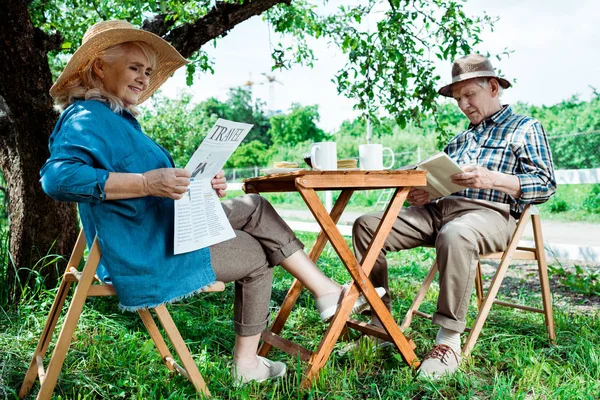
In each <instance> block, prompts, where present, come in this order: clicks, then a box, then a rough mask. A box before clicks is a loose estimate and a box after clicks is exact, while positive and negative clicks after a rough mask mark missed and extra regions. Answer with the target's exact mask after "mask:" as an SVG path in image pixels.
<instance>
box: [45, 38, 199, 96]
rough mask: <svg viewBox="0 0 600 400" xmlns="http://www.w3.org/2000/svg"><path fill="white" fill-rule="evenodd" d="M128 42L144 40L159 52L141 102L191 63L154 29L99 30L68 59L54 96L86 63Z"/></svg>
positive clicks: (53, 86)
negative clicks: (178, 70) (107, 50)
mask: <svg viewBox="0 0 600 400" xmlns="http://www.w3.org/2000/svg"><path fill="white" fill-rule="evenodd" d="M127 42H144V43H147V44H149V45H150V46H152V47H153V48H154V50H155V51H156V66H155V68H154V70H153V71H152V74H151V75H150V81H149V83H148V87H147V88H146V89H145V90H144V91H143V92H142V93H141V94H140V98H139V101H138V104H142V103H143V102H144V101H146V100H147V99H148V98H149V97H150V96H152V94H154V92H156V91H157V90H158V88H160V87H161V86H162V84H163V83H164V82H165V81H166V80H167V79H168V78H169V77H170V76H171V75H172V74H173V73H174V72H175V71H176V70H177V69H179V68H181V67H182V66H184V65H185V64H187V63H188V60H186V59H185V58H184V57H182V56H181V54H179V52H178V51H177V50H176V49H175V48H174V47H173V46H171V45H170V44H169V43H168V42H167V41H165V40H164V39H162V38H161V37H160V36H157V35H155V34H153V33H151V32H148V31H144V30H141V29H131V28H118V29H110V30H108V31H105V32H102V33H99V34H97V35H95V36H93V37H91V38H90V39H89V40H88V41H86V42H85V43H83V44H82V45H81V46H80V47H79V48H78V49H77V50H76V51H75V53H73V56H72V57H71V58H70V59H69V61H68V62H67V65H66V66H65V69H64V70H63V71H62V73H61V74H60V76H59V77H58V79H57V80H56V82H54V85H52V88H50V96H52V97H54V96H55V95H56V93H57V92H58V91H59V90H60V89H61V88H62V87H63V86H64V85H65V84H67V83H68V82H69V81H70V80H71V79H72V78H73V77H74V76H75V75H76V74H78V73H79V72H80V71H81V70H82V69H83V68H84V67H85V65H86V64H87V63H88V62H89V61H90V60H92V59H94V58H96V57H97V55H98V54H99V53H100V52H102V51H103V50H106V49H107V48H109V47H112V46H116V45H118V44H122V43H127Z"/></svg>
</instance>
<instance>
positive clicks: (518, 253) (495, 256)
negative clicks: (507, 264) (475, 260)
mask: <svg viewBox="0 0 600 400" xmlns="http://www.w3.org/2000/svg"><path fill="white" fill-rule="evenodd" d="M503 255H504V252H503V251H501V252H498V253H489V254H484V255H482V256H481V257H480V258H481V259H486V260H501V259H502V256H503ZM511 259H512V260H536V259H537V258H536V255H535V251H529V250H526V251H523V250H515V252H514V253H513V255H512V257H511Z"/></svg>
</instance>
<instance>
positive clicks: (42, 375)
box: [35, 354, 46, 385]
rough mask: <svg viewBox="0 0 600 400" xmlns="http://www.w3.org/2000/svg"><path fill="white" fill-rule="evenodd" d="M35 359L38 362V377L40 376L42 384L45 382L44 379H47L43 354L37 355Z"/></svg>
mask: <svg viewBox="0 0 600 400" xmlns="http://www.w3.org/2000/svg"><path fill="white" fill-rule="evenodd" d="M35 361H36V363H37V374H38V378H40V385H43V384H44V380H45V379H46V371H44V360H43V359H42V356H41V355H39V354H38V355H37V356H35Z"/></svg>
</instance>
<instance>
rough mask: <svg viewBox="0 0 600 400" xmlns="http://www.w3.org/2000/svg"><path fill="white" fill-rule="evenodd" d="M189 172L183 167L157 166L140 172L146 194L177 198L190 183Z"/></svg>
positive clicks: (181, 195) (179, 197) (180, 196)
mask: <svg viewBox="0 0 600 400" xmlns="http://www.w3.org/2000/svg"><path fill="white" fill-rule="evenodd" d="M190 176H191V174H190V172H189V171H188V170H186V169H183V168H159V169H153V170H151V171H148V172H145V173H143V174H142V177H143V178H144V193H145V195H146V196H157V197H167V198H169V199H173V200H179V199H181V198H182V197H183V194H184V193H185V192H186V191H187V188H188V186H189V185H190Z"/></svg>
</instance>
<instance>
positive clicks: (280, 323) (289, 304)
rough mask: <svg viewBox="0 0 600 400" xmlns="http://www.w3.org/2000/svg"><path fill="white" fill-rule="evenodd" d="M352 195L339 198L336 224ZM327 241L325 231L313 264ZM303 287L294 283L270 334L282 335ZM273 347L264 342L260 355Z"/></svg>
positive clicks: (314, 249)
mask: <svg viewBox="0 0 600 400" xmlns="http://www.w3.org/2000/svg"><path fill="white" fill-rule="evenodd" d="M352 193H353V191H352V190H344V191H342V193H341V194H340V196H339V197H338V199H337V201H336V202H335V205H334V206H333V208H332V209H331V215H330V218H331V220H332V221H335V223H337V221H339V219H340V217H341V216H342V213H343V212H344V209H345V208H346V205H347V204H348V201H349V200H350V197H352ZM327 240H328V238H327V235H325V233H324V232H323V231H321V232H320V233H319V235H318V236H317V240H316V242H315V244H314V246H313V247H312V249H311V251H310V253H309V254H308V256H309V257H310V259H311V260H313V262H315V263H316V262H317V260H318V259H319V257H320V256H321V252H323V249H324V248H325V245H326V244H327ZM303 287H304V285H302V283H301V282H300V281H298V280H294V283H292V286H291V287H290V289H289V290H288V292H287V294H286V296H285V299H284V300H283V303H282V304H281V307H280V308H279V312H278V313H277V316H276V317H275V319H274V321H273V324H272V325H271V327H270V328H268V331H269V332H271V333H275V334H279V333H281V331H282V330H283V327H284V325H285V322H286V321H287V319H288V317H289V316H290V313H291V312H292V309H293V308H294V305H295V304H296V301H298V297H300V293H302V288H303ZM263 338H264V339H266V337H263ZM271 347H272V345H271V344H270V343H267V342H266V341H263V342H262V344H261V346H260V348H259V349H258V355H259V356H262V357H266V356H267V354H269V351H270V350H271Z"/></svg>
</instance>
